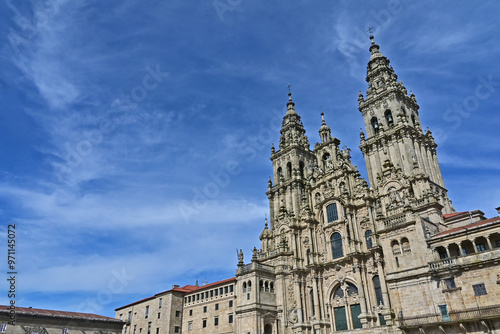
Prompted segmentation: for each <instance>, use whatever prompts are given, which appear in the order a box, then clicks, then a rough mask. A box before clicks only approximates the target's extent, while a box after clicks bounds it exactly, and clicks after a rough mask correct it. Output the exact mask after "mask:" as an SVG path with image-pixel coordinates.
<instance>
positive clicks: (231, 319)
mask: <svg viewBox="0 0 500 334" xmlns="http://www.w3.org/2000/svg"><path fill="white" fill-rule="evenodd" d="M228 322H229V323H230V324H232V323H233V315H232V314H230V315H229V319H228Z"/></svg>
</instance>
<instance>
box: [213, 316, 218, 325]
mask: <svg viewBox="0 0 500 334" xmlns="http://www.w3.org/2000/svg"><path fill="white" fill-rule="evenodd" d="M214 326H219V317H215V318H214Z"/></svg>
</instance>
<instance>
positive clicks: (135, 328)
mask: <svg viewBox="0 0 500 334" xmlns="http://www.w3.org/2000/svg"><path fill="white" fill-rule="evenodd" d="M136 331H137V325H134V334H135V333H136Z"/></svg>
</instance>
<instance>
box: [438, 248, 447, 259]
mask: <svg viewBox="0 0 500 334" xmlns="http://www.w3.org/2000/svg"><path fill="white" fill-rule="evenodd" d="M437 251H438V254H439V258H440V259H446V258H447V257H448V253H446V249H445V248H444V247H438V250H437Z"/></svg>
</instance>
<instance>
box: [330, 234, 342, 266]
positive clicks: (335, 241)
mask: <svg viewBox="0 0 500 334" xmlns="http://www.w3.org/2000/svg"><path fill="white" fill-rule="evenodd" d="M330 242H331V244H332V255H333V258H334V259H338V258H340V257H343V256H344V250H343V248H342V236H341V235H340V233H338V232H335V233H333V234H332V237H331V239H330Z"/></svg>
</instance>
